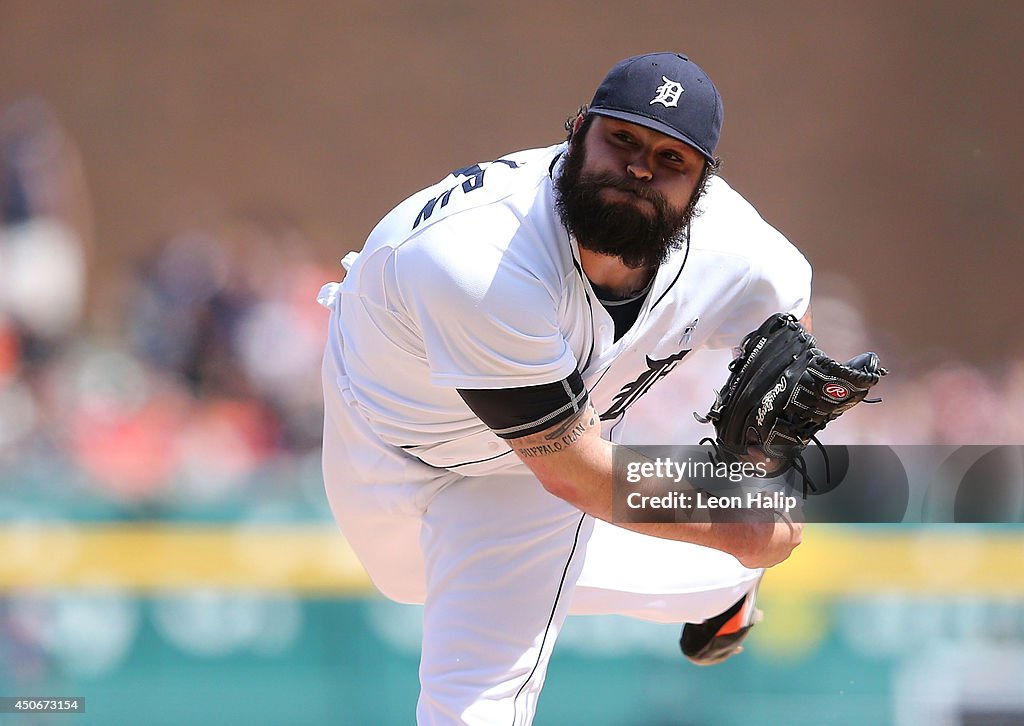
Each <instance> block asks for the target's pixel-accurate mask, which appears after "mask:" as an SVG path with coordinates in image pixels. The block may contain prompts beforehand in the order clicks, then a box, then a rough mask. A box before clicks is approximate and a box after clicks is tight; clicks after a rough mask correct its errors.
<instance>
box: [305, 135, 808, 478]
mask: <svg viewBox="0 0 1024 726" xmlns="http://www.w3.org/2000/svg"><path fill="white" fill-rule="evenodd" d="M565 149H566V145H565V144H559V145H556V146H552V147H548V148H544V149H534V150H530V151H523V152H519V153H515V154H510V155H508V156H506V157H503V158H502V159H500V160H499V161H495V162H490V163H485V164H479V165H474V166H472V167H468V168H466V169H461V170H458V171H456V172H453V173H452V174H451V175H449V176H448V177H446V178H445V179H443V180H442V181H440V182H438V183H437V184H435V185H434V186H431V187H429V188H427V189H424V190H423V191H421V192H419V193H417V194H415V195H413V196H412V197H410V198H408V199H406V200H405V201H404V202H402V203H401V204H399V205H398V206H397V207H396V208H395V209H394V210H393V211H391V212H390V213H389V214H388V215H387V216H386V217H385V218H384V219H383V220H382V221H381V222H380V223H379V224H378V225H377V227H376V228H375V229H374V230H373V232H372V233H371V234H370V237H369V239H368V240H367V242H366V245H365V246H364V248H363V250H362V252H361V253H360V254H359V256H358V258H357V259H356V261H355V262H354V264H353V265H352V266H351V269H350V270H349V272H348V275H347V276H346V278H345V280H344V282H343V283H342V284H341V285H340V288H339V287H338V286H337V285H335V284H331V285H328V286H325V288H324V289H323V291H322V292H321V301H322V302H323V303H324V304H325V305H328V306H331V305H332V304H333V299H334V296H336V295H339V294H340V295H341V296H342V300H341V302H342V303H343V304H342V305H341V306H340V308H341V314H340V316H339V322H340V330H339V332H340V335H339V336H337V338H336V340H337V343H336V345H337V346H339V347H340V349H339V350H336V351H334V354H335V355H339V356H341V357H342V359H343V360H344V369H345V371H346V373H345V375H346V376H347V378H346V380H345V381H344V386H343V388H344V389H345V390H347V391H350V392H351V393H350V395H351V396H352V397H353V398H354V403H355V405H356V406H357V407H358V409H359V410H360V411H361V413H362V414H363V416H364V417H365V418H366V420H367V421H368V422H369V424H370V426H371V427H372V428H373V430H374V431H375V432H376V433H377V434H378V435H379V436H380V437H381V438H382V439H383V440H384V441H385V442H387V443H390V444H392V445H395V446H400V447H402V448H404V449H405V450H407V451H409V452H410V453H413V454H415V455H416V456H417V457H419V458H420V459H421V460H423V461H425V462H427V463H428V464H431V465H433V466H436V467H440V468H445V469H449V470H451V471H455V472H458V473H461V474H465V475H479V474H487V473H492V472H495V471H500V470H504V469H506V468H507V467H517V466H523V465H522V464H521V463H520V462H519V460H518V457H516V456H515V455H514V454H513V453H512V452H511V450H510V449H509V446H508V444H507V443H506V442H505V441H504V440H502V439H501V438H499V437H498V436H496V435H495V434H494V433H492V432H491V431H490V430H489V429H488V428H487V426H485V425H484V424H483V422H481V421H480V420H479V419H478V418H477V417H476V416H475V415H474V414H473V412H472V411H471V410H470V409H469V407H468V406H467V405H466V403H465V402H464V401H463V400H462V398H461V397H460V396H459V394H458V393H457V391H456V389H457V388H464V389H487V388H514V387H519V386H532V385H540V384H545V383H552V382H557V381H559V380H562V379H564V378H565V377H566V376H568V375H569V374H570V373H571V372H573V371H574V370H579V371H580V373H581V374H582V376H583V379H584V382H585V384H586V386H587V389H588V390H589V392H590V399H591V402H592V404H593V405H594V407H595V409H596V410H597V411H598V412H599V413H600V415H601V419H602V421H603V422H604V425H605V432H606V435H607V436H608V437H609V438H611V439H612V440H621V438H622V431H623V430H625V428H626V427H624V426H619V424H620V423H621V422H622V420H623V417H624V415H625V414H626V413H627V412H628V410H629V408H630V407H631V406H632V405H633V404H634V403H636V402H637V401H638V400H640V399H641V398H642V397H644V396H645V395H646V394H647V393H648V391H649V390H650V389H652V388H653V387H655V386H656V387H657V397H656V398H657V401H658V403H659V404H663V405H664V406H665V410H666V412H671V413H673V415H678V414H677V413H676V411H675V408H674V403H673V402H674V401H676V400H677V396H678V395H680V394H684V393H685V392H679V391H673V390H672V389H673V386H672V383H671V380H672V379H671V378H668V380H667V381H661V379H662V378H665V377H666V376H668V374H669V373H670V372H671V371H672V370H673V369H674V368H675V367H676V366H677V364H678V363H680V362H683V361H684V360H685V358H686V356H687V355H688V354H689V353H691V352H692V351H694V350H696V349H698V348H700V347H711V348H722V347H733V346H736V345H738V344H739V343H740V341H741V340H742V338H743V336H744V335H745V334H746V333H747V332H749V331H750V330H753V329H754V328H756V327H757V326H758V325H759V324H760V323H761V322H762V321H763V320H764V319H765V318H767V317H768V316H769V315H770V314H772V313H774V312H791V313H793V314H795V315H796V316H798V317H800V316H801V315H802V314H803V313H804V311H805V310H806V307H807V304H808V299H809V295H810V275H811V273H810V267H809V265H808V264H807V261H806V260H805V259H804V257H803V256H802V255H801V254H800V252H799V251H797V249H796V248H794V247H793V246H792V245H791V244H790V243H789V242H788V241H787V240H786V239H785V237H783V236H782V235H781V234H780V233H779V232H777V231H776V230H775V229H773V228H772V227H771V226H770V225H769V224H768V223H766V222H765V221H764V220H763V219H762V218H761V217H760V216H759V215H758V213H757V212H756V210H755V209H754V208H753V207H752V206H751V205H750V204H748V203H747V202H746V201H745V200H744V199H743V198H742V197H741V196H740V195H739V194H737V193H736V192H735V191H733V190H732V189H731V188H730V187H729V185H728V184H727V183H726V182H725V181H724V180H722V179H721V178H718V177H713V178H712V179H711V181H710V184H709V186H708V189H707V191H706V193H705V195H704V197H703V198H702V200H701V202H700V204H699V206H698V216H697V217H696V219H695V220H694V221H693V223H692V228H691V234H690V238H689V242H688V244H686V245H684V246H683V247H682V248H680V249H679V250H677V251H675V252H674V253H672V255H671V256H670V257H669V259H668V261H667V262H666V263H665V264H663V265H662V266H661V267H660V268H659V270H658V271H657V275H656V277H655V279H654V281H653V284H652V287H651V289H650V292H649V294H648V295H647V299H646V301H645V303H644V305H643V308H642V309H641V311H640V313H639V316H638V317H637V320H636V321H635V323H634V324H633V325H632V327H631V328H630V329H629V331H628V332H626V333H625V334H624V335H623V336H622V337H621V338H620V339H619V340H617V341H616V340H614V324H613V321H612V319H611V317H610V316H609V314H608V313H607V312H606V311H605V309H604V307H603V306H602V305H601V303H600V302H599V301H598V299H597V297H596V295H595V293H594V290H593V288H592V287H591V285H590V283H589V281H588V280H587V278H586V276H585V275H584V274H583V272H582V267H581V265H580V262H579V250H578V248H577V246H576V242H575V240H574V239H573V238H572V237H571V235H570V234H569V233H568V232H567V231H566V229H565V227H564V226H563V225H562V223H561V221H560V219H559V216H558V214H557V212H556V210H555V205H554V198H553V195H554V189H553V181H552V178H553V175H555V174H557V173H558V171H559V169H560V161H561V156H562V154H563V153H564V151H565ZM725 375H726V372H725V371H723V372H722V379H723V380H724V378H725ZM702 393H709V392H702ZM669 418H670V417H666V424H665V426H666V428H664V429H661V430H654V431H644V430H632V431H630V432H629V439H630V440H631V443H666V442H668V441H670V440H671V439H670V437H671V425H670V422H669ZM674 443H690V442H674Z"/></svg>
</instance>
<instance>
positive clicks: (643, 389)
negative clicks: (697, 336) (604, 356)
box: [601, 349, 690, 421]
mask: <svg viewBox="0 0 1024 726" xmlns="http://www.w3.org/2000/svg"><path fill="white" fill-rule="evenodd" d="M689 352H690V351H689V349H687V350H681V351H679V352H678V353H676V354H674V355H670V356H669V357H668V358H662V359H661V360H652V359H651V357H650V356H646V358H647V370H646V371H644V372H643V373H641V374H640V375H639V376H637V378H636V380H634V381H631V382H630V383H627V384H626V385H625V386H623V387H622V390H621V391H619V392H618V393H617V394H615V397H614V398H613V399H612V405H611V407H610V408H609V409H608V410H607V411H605V412H604V413H602V414H601V420H602V421H612V420H614V419H617V418H618V417H619V416H621V415H622V414H624V413H625V412H626V409H627V408H629V407H630V406H632V405H633V404H634V403H636V401H637V400H639V399H640V397H641V396H643V395H644V394H645V393H647V392H648V391H649V390H651V386H653V385H654V384H655V383H657V382H658V381H660V380H661V379H662V378H664V377H665V376H667V375H668V374H669V373H671V372H672V369H673V368H675V367H676V364H678V363H679V361H681V360H682V359H683V356H685V355H686V354H687V353H689Z"/></svg>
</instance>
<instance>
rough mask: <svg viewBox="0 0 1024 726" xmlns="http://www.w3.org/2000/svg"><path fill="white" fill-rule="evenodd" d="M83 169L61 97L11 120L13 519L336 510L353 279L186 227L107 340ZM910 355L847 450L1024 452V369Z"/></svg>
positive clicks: (2, 454)
mask: <svg viewBox="0 0 1024 726" xmlns="http://www.w3.org/2000/svg"><path fill="white" fill-rule="evenodd" d="M82 166H83V165H82V162H81V159H80V156H79V154H78V152H77V151H76V149H75V145H74V143H73V141H72V140H71V139H70V138H69V136H68V134H67V133H66V132H65V131H64V130H63V129H62V127H61V125H60V123H59V121H58V119H57V117H56V115H55V114H54V112H53V110H52V109H51V108H50V107H49V106H48V105H47V104H46V103H45V102H44V101H41V100H39V99H27V100H22V101H19V102H16V103H13V104H10V105H8V106H6V107H4V108H0V214H2V217H0V517H4V516H6V517H10V516H12V515H17V514H18V512H16V511H15V512H11V511H6V512H5V511H3V509H2V508H4V507H6V508H8V509H10V508H11V507H16V506H29V505H28V504H26V503H31V502H33V501H35V502H37V503H39V504H40V505H42V504H43V503H50V504H52V503H60V502H68V501H69V500H75V501H93V502H105V503H107V504H108V505H110V506H111V507H113V508H114V510H116V511H121V512H122V513H124V514H125V516H173V514H174V513H175V512H177V511H182V510H188V509H193V510H194V509H196V508H199V509H201V508H203V507H216V506H218V505H221V504H224V503H229V504H230V503H243V504H244V503H251V502H253V501H275V500H287V499H288V498H290V497H291V498H296V495H298V496H297V498H298V499H303V498H305V499H306V500H308V501H310V502H321V501H322V497H321V495H320V494H319V473H318V472H319V449H318V447H319V443H320V427H321V413H322V409H321V399H320V389H319V385H320V382H319V376H318V371H319V359H320V355H321V350H322V344H323V338H324V334H325V331H324V327H325V321H326V314H325V312H324V311H323V310H321V309H320V308H319V307H318V306H317V305H316V303H315V301H314V297H315V294H316V292H317V290H318V289H319V286H320V285H321V284H322V283H323V282H325V281H327V280H329V279H333V278H335V277H336V276H337V274H338V272H339V271H338V270H337V269H329V268H324V267H322V266H318V264H317V263H316V262H315V255H314V254H313V252H312V249H311V245H310V244H309V242H308V240H307V239H305V238H304V237H303V234H302V232H301V229H300V227H299V225H297V224H295V223H293V222H292V221H291V220H289V219H288V218H287V217H286V216H284V215H277V214H273V213H268V212H266V211H262V210H261V211H257V212H253V213H240V214H225V215H222V216H221V217H220V218H217V219H214V220H213V221H207V222H204V223H202V224H196V223H191V222H190V223H182V224H181V225H180V226H179V227H178V228H175V229H170V230H168V231H167V232H166V233H165V235H164V237H163V238H162V239H161V240H159V242H158V243H157V244H151V243H150V242H151V241H149V240H140V244H139V245H138V248H139V249H140V250H145V252H144V253H142V254H140V256H139V257H138V258H137V259H136V260H134V261H133V264H131V265H130V266H128V267H126V268H125V269H124V270H123V272H122V273H120V274H115V275H110V274H108V275H107V276H106V277H105V278H104V279H103V281H102V288H103V289H102V293H103V299H104V301H105V307H104V308H103V310H102V313H101V317H102V319H103V325H101V326H98V325H95V324H92V325H90V323H89V311H90V309H93V310H95V309H96V306H90V304H89V302H90V301H89V299H88V298H89V294H88V291H89V290H90V285H91V284H92V287H93V288H95V281H91V280H90V279H89V276H90V273H91V272H92V271H93V268H94V267H95V265H94V264H92V263H91V260H92V258H93V252H94V250H95V247H96V245H97V244H102V242H101V241H100V242H96V241H94V239H93V237H94V227H93V221H92V214H91V207H90V203H89V196H88V189H87V184H86V178H87V170H84V169H83V168H82ZM817 289H818V290H819V292H818V293H816V295H817V296H816V299H815V309H814V310H815V325H816V329H817V330H818V331H819V333H818V335H819V341H820V342H821V344H822V347H824V348H825V349H826V350H828V351H829V352H830V353H833V354H834V355H837V356H841V355H842V356H845V355H853V354H855V353H857V352H860V351H861V350H865V349H868V348H870V347H872V343H873V342H876V337H877V336H876V335H875V334H874V333H872V332H868V330H867V325H866V323H865V321H864V319H863V317H862V315H861V313H860V309H861V308H860V306H858V304H857V299H856V291H851V290H850V289H849V283H848V282H844V281H838V282H837V281H831V282H828V281H827V284H822V282H821V281H820V280H819V282H818V288H817ZM822 290H825V292H820V291H822ZM829 291H837V292H836V294H834V295H831V296H830V292H829ZM93 292H94V293H95V290H94V291H93ZM94 315H95V313H94ZM892 348H893V353H892V354H891V356H890V358H889V359H887V360H885V361H884V362H885V363H886V364H887V365H889V367H890V368H892V369H893V375H891V376H890V377H889V378H888V379H886V380H885V381H884V382H883V384H882V385H881V386H879V389H878V390H879V392H880V394H881V395H882V396H883V398H884V399H885V401H884V404H883V405H881V406H877V407H873V408H872V407H868V406H862V407H858V409H856V410H854V411H853V412H851V413H850V414H849V415H848V416H847V417H844V419H843V422H842V424H841V426H837V427H836V428H837V431H836V432H835V434H836V435H835V436H833V437H832V438H833V439H837V440H840V439H841V440H843V441H846V442H849V443H877V444H918V443H936V444H1000V443H1001V444H1017V443H1022V442H1024V360H1008V361H1006V362H1004V363H1003V364H1002V365H1001V367H999V368H997V369H992V370H981V369H979V368H977V367H974V366H970V365H966V364H963V363H956V362H948V363H943V364H941V365H936V366H933V367H930V368H925V369H922V368H916V369H915V368H914V366H912V365H906V364H904V363H902V362H901V361H900V359H899V355H900V351H899V350H898V344H894V345H893V346H892ZM709 360H710V359H709ZM680 370H681V371H687V372H686V373H685V374H681V375H680V379H679V381H678V382H677V385H693V386H694V390H697V391H700V392H701V395H702V396H704V397H705V398H707V396H706V395H704V394H705V393H707V392H708V391H710V390H711V389H712V388H715V387H717V386H719V385H720V384H721V380H722V379H723V378H724V365H717V364H716V365H705V366H700V365H696V366H695V365H690V366H684V367H683V368H681V369H680ZM687 377H689V378H688V379H687ZM839 429H841V430H839ZM830 433H831V432H830ZM697 435H698V436H699V435H703V434H701V433H698V434H697ZM12 495H13V496H12ZM13 502H19V503H20V504H18V505H15V504H13Z"/></svg>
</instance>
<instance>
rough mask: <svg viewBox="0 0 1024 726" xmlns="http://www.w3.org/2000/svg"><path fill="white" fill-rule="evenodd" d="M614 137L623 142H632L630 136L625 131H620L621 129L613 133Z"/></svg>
mask: <svg viewBox="0 0 1024 726" xmlns="http://www.w3.org/2000/svg"><path fill="white" fill-rule="evenodd" d="M615 138H616V139H618V140H619V141H621V142H622V143H624V144H632V143H634V142H633V137H632V136H630V135H629V134H627V133H624V132H621V131H620V132H619V133H617V134H615Z"/></svg>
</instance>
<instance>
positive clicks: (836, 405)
mask: <svg viewBox="0 0 1024 726" xmlns="http://www.w3.org/2000/svg"><path fill="white" fill-rule="evenodd" d="M729 372H730V373H729V378H728V380H727V381H726V382H725V385H724V386H723V387H722V390H721V391H719V392H718V393H717V395H716V400H715V403H714V405H713V406H712V407H711V410H710V411H709V412H708V414H707V415H706V416H703V417H702V416H697V420H698V421H701V422H702V423H708V422H711V423H713V424H714V426H715V434H716V435H715V438H714V439H711V438H707V439H705V440H704V441H702V442H701V443H705V442H710V443H711V444H712V445H713V446H714V449H715V457H716V458H718V459H719V460H721V461H726V462H733V461H741V462H743V461H755V462H763V463H764V464H765V471H766V476H769V477H771V476H777V475H780V474H782V473H784V472H786V471H787V470H789V469H790V468H791V467H795V468H796V469H797V470H798V471H799V472H800V473H801V475H802V476H803V481H804V495H805V496H806V494H807V487H808V486H810V488H811V489H815V487H814V484H813V483H812V482H810V481H809V479H808V477H807V472H806V466H805V465H804V462H803V457H802V452H803V450H804V448H806V446H807V445H808V443H810V442H811V441H814V442H815V443H819V445H820V442H818V440H817V438H815V434H817V433H818V432H819V431H821V430H822V429H823V428H825V426H826V425H827V424H828V423H829V422H830V421H832V420H833V419H836V418H838V417H839V416H840V415H841V414H842V413H844V412H845V411H847V410H849V409H850V408H851V407H853V406H854V405H856V404H857V403H860V402H861V401H865V400H868V399H867V395H868V391H870V390H871V387H872V386H874V385H875V384H876V383H878V381H879V380H880V379H881V377H882V376H884V375H886V373H887V371H886V370H885V369H884V368H882V367H881V365H880V364H879V360H878V356H877V355H875V354H874V353H862V354H860V355H858V356H856V357H855V358H853V359H851V360H849V361H847V362H846V363H840V362H838V361H836V360H833V359H832V358H830V357H828V356H827V355H825V353H824V352H822V351H821V350H819V349H818V348H816V347H815V340H814V336H813V335H811V334H810V333H808V332H807V331H806V330H805V329H804V327H803V326H802V325H801V324H800V323H799V322H797V320H796V318H795V317H793V316H792V315H786V314H783V313H776V314H774V315H772V316H771V317H770V318H768V319H767V320H766V321H765V322H764V323H762V324H761V327H759V328H758V329H757V330H755V331H753V332H752V333H750V334H749V335H747V337H746V338H744V340H743V345H742V351H741V353H740V355H739V357H738V358H736V359H735V360H733V361H732V363H730V364H729ZM868 402H869V403H876V402H877V401H873V400H868ZM695 415H696V414H695ZM826 467H827V459H826ZM826 471H827V469H826ZM826 475H827V474H826Z"/></svg>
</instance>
